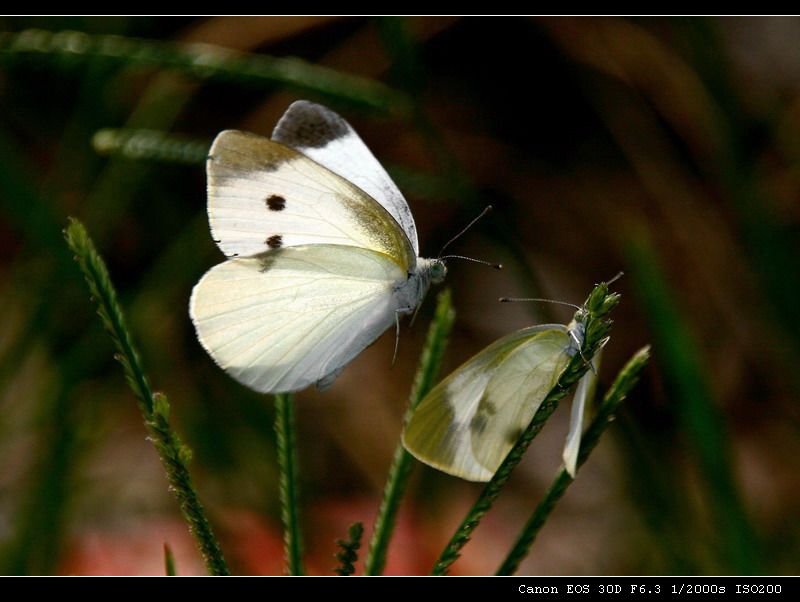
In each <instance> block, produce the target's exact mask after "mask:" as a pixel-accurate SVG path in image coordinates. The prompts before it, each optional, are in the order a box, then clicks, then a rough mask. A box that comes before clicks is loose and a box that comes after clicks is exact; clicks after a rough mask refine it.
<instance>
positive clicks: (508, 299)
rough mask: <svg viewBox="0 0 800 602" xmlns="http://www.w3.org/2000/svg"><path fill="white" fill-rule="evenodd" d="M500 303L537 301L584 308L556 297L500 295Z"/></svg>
mask: <svg viewBox="0 0 800 602" xmlns="http://www.w3.org/2000/svg"><path fill="white" fill-rule="evenodd" d="M499 301H500V303H516V302H517V301H536V302H538V303H554V304H556V305H566V306H568V307H574V308H575V309H583V308H582V307H581V306H580V305H575V304H574V303H567V302H566V301H556V300H555V299H537V298H528V297H500V299H499Z"/></svg>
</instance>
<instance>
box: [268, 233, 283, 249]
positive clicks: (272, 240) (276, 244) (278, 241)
mask: <svg viewBox="0 0 800 602" xmlns="http://www.w3.org/2000/svg"><path fill="white" fill-rule="evenodd" d="M266 242H267V246H268V247H269V248H270V249H280V248H281V245H282V244H283V237H282V236H281V235H280V234H273V235H272V236H270V237H269V238H268V239H267V241H266Z"/></svg>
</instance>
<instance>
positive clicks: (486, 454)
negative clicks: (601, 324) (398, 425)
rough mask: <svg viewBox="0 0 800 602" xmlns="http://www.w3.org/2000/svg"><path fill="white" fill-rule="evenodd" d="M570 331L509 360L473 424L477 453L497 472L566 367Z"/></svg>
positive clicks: (546, 335)
mask: <svg viewBox="0 0 800 602" xmlns="http://www.w3.org/2000/svg"><path fill="white" fill-rule="evenodd" d="M569 346H570V338H569V334H568V332H567V329H566V328H564V327H561V328H560V329H550V330H545V331H543V332H540V333H538V334H536V335H535V336H533V337H531V339H530V340H528V341H526V342H525V343H524V344H522V345H520V346H519V347H518V348H517V349H515V350H514V351H513V352H512V353H510V354H509V355H508V357H506V358H505V360H504V361H503V363H502V364H501V365H500V367H499V368H498V369H497V370H496V371H495V373H494V374H493V375H492V378H491V380H490V381H489V383H488V385H487V386H486V392H485V393H484V395H483V398H482V399H481V401H480V403H479V404H478V409H477V412H476V413H475V416H474V417H473V419H472V421H471V423H470V436H471V442H472V452H473V454H474V455H475V459H476V460H477V461H478V463H479V464H480V465H481V466H483V467H485V468H486V469H487V470H488V471H489V472H491V473H492V474H494V473H495V472H496V471H497V469H498V468H499V467H500V464H501V463H502V462H503V460H504V459H505V457H506V456H507V455H508V452H510V451H511V448H512V447H513V446H514V444H515V443H516V442H517V439H519V436H520V435H521V434H522V432H523V431H524V430H525V429H526V428H527V426H528V424H530V422H531V420H532V419H533V415H534V414H536V410H538V409H539V406H540V405H541V404H542V402H543V401H544V398H545V397H546V396H547V394H548V393H549V392H550V391H551V390H552V388H553V387H555V385H556V383H557V382H558V378H559V376H561V373H562V372H563V371H564V368H566V367H567V363H568V362H569V360H570V356H569V355H568V354H567V349H568V348H569Z"/></svg>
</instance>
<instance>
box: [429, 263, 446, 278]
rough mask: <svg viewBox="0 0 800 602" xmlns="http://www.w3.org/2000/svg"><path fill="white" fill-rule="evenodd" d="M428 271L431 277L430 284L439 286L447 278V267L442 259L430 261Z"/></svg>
mask: <svg viewBox="0 0 800 602" xmlns="http://www.w3.org/2000/svg"><path fill="white" fill-rule="evenodd" d="M428 270H429V273H430V276H431V282H433V283H434V284H441V283H442V282H444V279H445V276H447V266H446V265H445V263H444V260H442V259H432V260H431V262H430V264H429V266H428Z"/></svg>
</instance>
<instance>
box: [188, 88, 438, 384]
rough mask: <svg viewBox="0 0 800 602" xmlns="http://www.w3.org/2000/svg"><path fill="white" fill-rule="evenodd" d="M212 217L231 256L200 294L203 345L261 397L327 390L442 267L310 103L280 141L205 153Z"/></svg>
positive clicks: (233, 144) (283, 129) (356, 144)
mask: <svg viewBox="0 0 800 602" xmlns="http://www.w3.org/2000/svg"><path fill="white" fill-rule="evenodd" d="M206 166H207V173H208V216H209V221H210V223H211V232H212V235H213V237H214V240H215V242H216V243H217V245H219V247H220V249H222V251H223V252H224V253H225V254H226V255H227V256H228V258H229V259H228V260H227V261H225V262H223V263H221V264H219V265H217V266H215V267H213V268H211V269H210V270H209V271H208V272H207V273H206V274H205V275H204V276H203V277H202V278H201V279H200V281H199V282H198V283H197V285H195V287H194V290H193V291H192V298H191V301H190V308H189V311H190V314H191V317H192V321H193V322H194V325H195V329H196V330H197V336H198V338H199V340H200V342H201V343H202V345H203V347H205V349H206V350H207V351H208V353H209V354H210V355H211V357H212V358H214V360H215V361H216V362H217V363H218V364H219V365H220V366H221V367H222V368H224V369H225V370H226V371H227V372H228V373H229V374H230V375H231V376H233V377H234V378H235V379H236V380H238V381H239V382H241V383H242V384H244V385H247V386H248V387H250V388H252V389H255V390H256V391H260V392H263V393H279V392H289V391H296V390H299V389H303V388H305V387H307V386H309V385H311V384H313V383H316V384H317V385H318V386H319V387H325V386H328V385H330V384H331V383H332V382H333V381H334V379H335V378H336V377H337V376H338V375H339V374H340V373H341V371H342V370H343V369H344V367H345V366H346V365H347V364H348V363H349V362H350V361H351V360H352V359H353V358H354V357H355V356H356V355H358V354H359V353H360V352H361V351H362V350H364V348H366V347H367V346H368V345H369V344H371V343H372V342H373V341H375V339H377V338H378V336H380V335H381V334H382V333H383V332H384V331H385V330H386V329H387V328H388V327H389V326H391V325H392V324H399V322H398V320H399V315H400V314H406V313H409V312H411V311H413V310H414V308H415V307H416V306H417V305H418V304H419V302H420V301H421V300H422V298H423V297H424V296H425V293H426V292H427V290H428V287H429V285H430V283H431V282H440V281H442V280H443V279H444V277H445V274H446V268H445V265H444V262H443V261H442V260H440V259H422V258H420V257H418V254H419V244H418V242H417V230H416V226H415V225H414V218H413V217H412V216H411V211H410V210H409V208H408V204H407V203H406V201H405V199H404V198H403V195H402V194H401V193H400V191H399V190H398V189H397V186H395V184H394V182H392V180H391V178H390V177H389V175H388V174H387V173H386V171H385V170H384V169H383V168H382V167H381V165H380V164H379V163H378V161H377V160H376V159H375V157H374V156H373V155H372V153H371V152H370V151H369V149H368V148H367V147H366V145H365V144H364V143H363V142H362V141H361V139H360V138H359V137H358V135H357V134H356V133H355V131H354V130H353V128H352V127H350V125H349V124H348V123H347V122H346V121H345V120H344V119H343V118H342V117H340V116H339V115H337V114H336V113H334V112H333V111H331V110H329V109H327V108H325V107H322V106H320V105H317V104H313V103H310V102H307V101H298V102H295V103H294V104H292V105H291V106H290V107H289V109H288V110H287V111H286V113H284V115H283V117H281V119H280V121H279V122H278V125H277V126H276V127H275V130H274V131H273V133H272V139H271V140H270V139H267V138H263V137H261V136H256V135H254V134H248V133H245V132H239V131H234V130H228V131H224V132H222V133H220V134H219V135H218V136H217V137H216V139H215V140H214V143H213V144H212V146H211V150H210V154H209V157H208V162H207V164H206Z"/></svg>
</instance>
